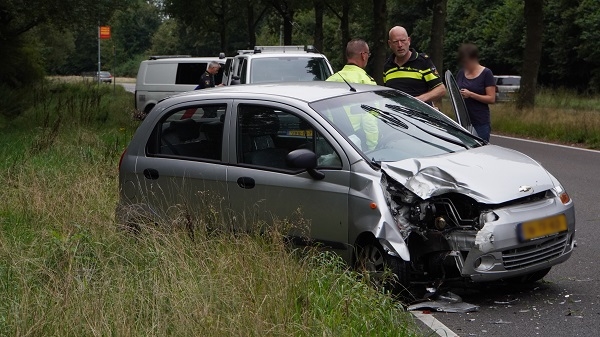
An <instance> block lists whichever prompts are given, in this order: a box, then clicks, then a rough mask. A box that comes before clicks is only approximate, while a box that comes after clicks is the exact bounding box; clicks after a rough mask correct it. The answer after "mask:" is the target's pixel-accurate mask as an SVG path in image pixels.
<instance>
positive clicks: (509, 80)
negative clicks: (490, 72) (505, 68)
mask: <svg viewBox="0 0 600 337" xmlns="http://www.w3.org/2000/svg"><path fill="white" fill-rule="evenodd" d="M520 84H521V78H520V77H497V78H496V85H515V86H518V85H520Z"/></svg>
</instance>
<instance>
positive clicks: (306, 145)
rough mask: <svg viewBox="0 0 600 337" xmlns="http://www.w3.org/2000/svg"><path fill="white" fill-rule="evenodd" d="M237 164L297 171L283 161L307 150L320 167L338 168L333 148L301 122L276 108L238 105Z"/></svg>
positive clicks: (340, 163) (310, 126)
mask: <svg viewBox="0 0 600 337" xmlns="http://www.w3.org/2000/svg"><path fill="white" fill-rule="evenodd" d="M237 123H238V127H237V139H238V147H237V155H238V163H241V164H248V165H254V166H261V167H265V168H272V169H277V170H286V171H297V169H296V168H292V167H289V166H288V165H287V163H286V161H285V158H286V156H287V154H288V153H290V152H291V151H294V150H298V149H308V150H311V151H313V152H315V153H316V154H317V157H318V165H319V167H320V168H327V169H341V168H342V162H341V159H340V156H339V155H338V153H337V152H336V151H335V149H334V148H333V146H331V144H330V143H329V142H328V141H327V140H326V139H325V138H324V137H323V136H322V135H321V134H320V133H319V132H317V131H316V130H315V129H314V128H313V127H312V125H311V124H310V123H309V122H307V121H306V120H305V119H303V118H301V117H299V116H297V115H295V114H292V113H289V112H286V111H281V110H278V109H274V108H271V107H266V106H259V105H241V106H240V108H239V111H238V121H237Z"/></svg>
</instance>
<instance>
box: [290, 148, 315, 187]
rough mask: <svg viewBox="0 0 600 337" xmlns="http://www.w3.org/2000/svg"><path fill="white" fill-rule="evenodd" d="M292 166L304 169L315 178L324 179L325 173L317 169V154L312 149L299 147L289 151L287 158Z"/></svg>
mask: <svg viewBox="0 0 600 337" xmlns="http://www.w3.org/2000/svg"><path fill="white" fill-rule="evenodd" d="M285 160H286V162H287V164H288V165H289V166H290V167H294V168H299V169H304V170H306V172H308V174H310V176H311V177H313V179H316V180H322V179H323V178H325V174H324V173H323V172H321V171H319V170H317V166H318V161H317V155H316V154H315V153H314V152H312V151H311V150H307V149H299V150H294V151H292V152H290V153H288V155H287V157H286V158H285Z"/></svg>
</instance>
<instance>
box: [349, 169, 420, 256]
mask: <svg viewBox="0 0 600 337" xmlns="http://www.w3.org/2000/svg"><path fill="white" fill-rule="evenodd" d="M362 164H365V163H364V162H362ZM369 169H370V170H371V172H364V173H361V172H353V174H352V176H351V179H350V196H349V205H348V206H349V208H348V209H349V213H350V214H349V219H350V225H349V228H348V230H349V233H348V234H349V242H350V243H351V244H356V243H357V241H358V240H359V238H360V237H361V236H362V235H364V233H371V234H372V235H373V237H375V238H376V239H377V240H378V241H379V243H380V244H381V246H382V247H383V248H384V250H385V251H386V252H388V254H390V255H393V256H397V257H400V258H402V260H404V261H410V252H409V250H408V246H407V245H406V242H405V241H404V238H403V237H402V234H401V232H400V230H399V228H398V226H397V225H396V222H395V220H394V217H393V216H392V213H391V211H390V209H389V206H388V205H387V202H386V199H385V196H384V193H383V189H382V187H381V183H380V178H381V177H380V175H374V174H373V171H372V169H371V168H370V167H368V168H367V169H366V170H369Z"/></svg>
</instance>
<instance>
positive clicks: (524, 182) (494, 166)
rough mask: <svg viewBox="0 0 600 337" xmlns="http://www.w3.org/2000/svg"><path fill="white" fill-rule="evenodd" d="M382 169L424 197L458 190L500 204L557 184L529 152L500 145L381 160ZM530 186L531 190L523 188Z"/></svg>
mask: <svg viewBox="0 0 600 337" xmlns="http://www.w3.org/2000/svg"><path fill="white" fill-rule="evenodd" d="M381 169H382V170H383V171H384V172H385V173H387V174H388V175H389V176H390V177H391V178H392V179H394V180H396V181H397V182H399V183H401V184H403V185H404V186H405V187H406V188H407V189H409V190H410V191H411V192H413V193H415V194H416V195H418V196H419V197H420V198H422V199H427V198H430V197H432V196H436V195H441V194H445V193H448V192H457V193H461V194H465V195H468V196H470V197H472V198H473V199H475V200H476V201H478V202H481V203H485V204H500V203H503V202H507V201H511V200H514V199H518V198H522V197H526V196H528V195H530V194H532V193H538V192H542V191H545V190H548V189H550V188H552V187H554V184H553V182H552V179H551V178H550V175H549V173H548V172H547V171H546V169H544V168H543V167H542V166H541V165H540V164H538V163H537V162H536V161H534V160H533V159H531V158H529V157H528V156H526V155H524V154H522V153H520V152H517V151H514V150H510V149H505V148H502V147H499V146H494V145H486V146H482V147H479V148H475V149H471V150H469V151H461V152H456V153H450V154H446V155H441V156H436V157H428V158H421V159H406V160H402V161H398V162H386V163H382V165H381ZM522 186H530V187H531V188H532V189H531V190H530V191H525V192H523V191H520V189H521V187H522Z"/></svg>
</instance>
